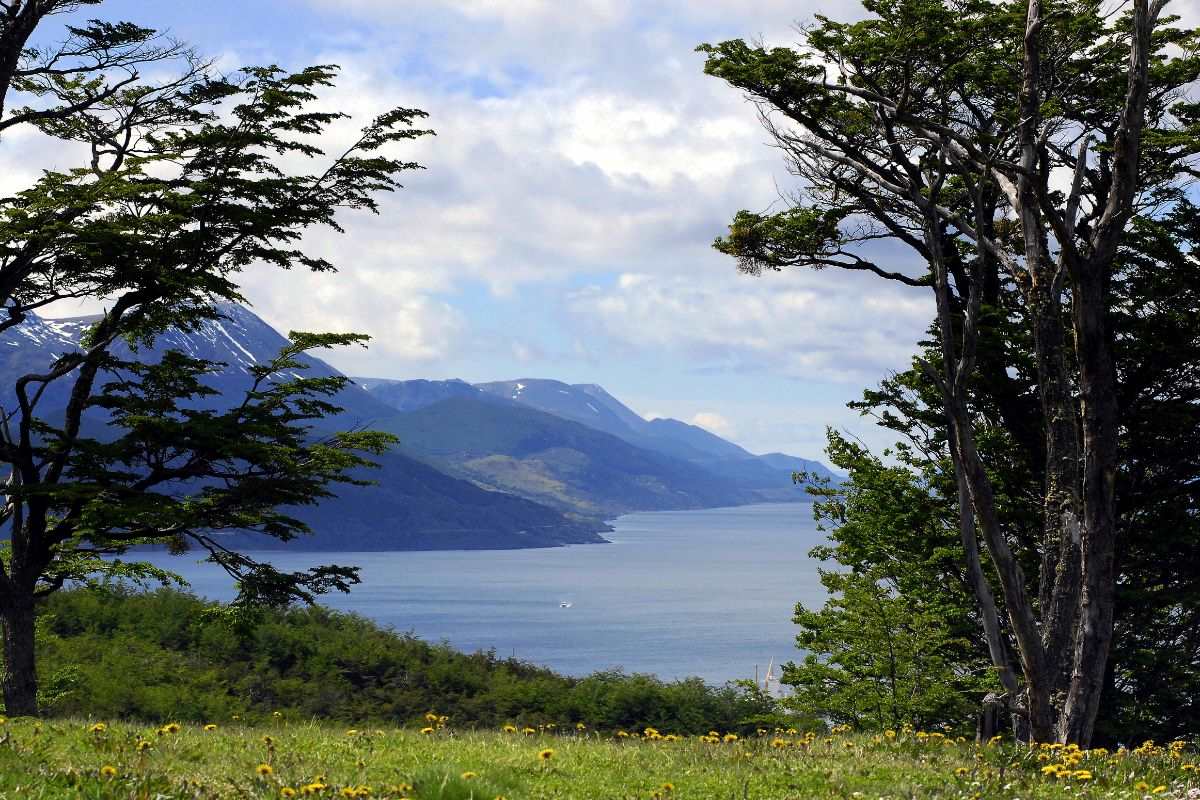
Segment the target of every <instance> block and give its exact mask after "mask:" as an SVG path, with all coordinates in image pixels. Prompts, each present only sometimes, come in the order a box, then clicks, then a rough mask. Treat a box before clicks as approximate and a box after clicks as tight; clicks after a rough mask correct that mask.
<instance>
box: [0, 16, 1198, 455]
mask: <svg viewBox="0 0 1200 800" xmlns="http://www.w3.org/2000/svg"><path fill="white" fill-rule="evenodd" d="M1198 6H1200V0H1176V2H1175V3H1173V4H1172V8H1173V9H1174V10H1175V11H1177V12H1183V13H1185V14H1186V15H1188V16H1189V17H1193V18H1194V17H1200V14H1197V13H1196V12H1197V10H1198ZM815 13H824V14H829V15H831V16H834V17H836V18H841V19H849V18H852V17H853V16H854V15H855V14H857V13H859V10H858V4H857V3H851V2H846V1H844V0H843V1H842V2H832V1H829V0H737V1H736V2H735V0H704V2H685V1H684V0H655V1H654V2H649V1H643V2H635V0H572V2H562V1H561V0H441V1H440V2H436V1H434V0H423V1H422V2H416V1H415V0H411V1H410V0H239V1H238V2H232V1H231V0H206V2H203V3H195V2H160V3H146V2H144V0H108V2H105V3H104V4H103V5H102V6H100V7H99V8H92V9H88V16H101V17H103V18H106V19H117V18H120V19H130V20H132V21H136V22H138V23H140V24H144V25H148V26H151V27H156V28H166V29H169V30H170V32H171V33H172V34H173V35H174V36H176V37H178V38H180V39H183V40H186V41H188V42H189V43H191V44H193V45H194V46H195V47H196V48H198V49H199V50H200V51H201V52H202V53H205V54H206V55H208V56H210V57H212V58H214V59H216V62H217V64H218V65H219V66H220V67H221V68H223V69H228V70H233V69H236V68H237V67H240V66H244V65H257V64H267V63H275V64H279V65H281V66H285V67H295V68H298V67H301V66H304V65H307V64H313V63H334V64H338V65H340V66H341V68H342V72H341V76H340V78H339V81H338V86H337V88H336V89H335V90H333V91H330V92H327V93H326V95H325V96H324V97H323V99H322V102H323V103H324V104H325V105H326V107H330V108H338V109H340V110H343V111H346V112H348V113H350V114H352V115H353V116H354V119H355V122H357V123H359V124H362V123H365V122H366V121H368V120H369V119H370V118H371V117H372V116H373V115H375V114H377V113H380V112H382V111H384V110H386V109H388V108H390V107H393V106H406V107H416V108H421V109H423V110H425V111H427V112H428V113H429V115H430V116H429V119H428V120H426V121H425V122H426V123H427V125H428V127H431V128H433V129H434V130H435V131H436V134H437V135H436V136H435V137H426V138H424V139H421V140H419V141H416V142H413V143H410V144H409V145H406V146H405V147H403V148H401V149H400V150H399V151H398V152H399V153H400V154H402V155H403V157H404V158H411V159H413V160H416V161H418V162H420V163H421V164H422V165H424V167H425V169H424V170H421V171H419V172H413V173H408V174H407V175H405V177H404V181H403V182H404V186H405V188H404V189H403V190H402V191H400V192H398V193H397V194H395V195H393V196H388V197H386V198H385V199H384V200H383V202H382V203H381V206H380V211H381V213H380V214H379V215H378V216H370V215H363V214H355V215H349V216H346V217H345V218H344V219H343V223H344V225H345V227H346V233H345V234H344V235H338V234H336V233H333V232H331V231H327V230H322V231H315V232H313V233H312V234H310V235H309V236H308V237H307V239H306V241H305V246H306V247H307V248H308V249H309V250H310V251H312V252H315V253H319V254H322V255H325V256H327V257H329V258H330V259H331V260H333V261H334V262H335V263H336V264H337V266H338V267H339V270H340V271H339V273H338V274H336V275H328V274H319V275H309V274H304V273H302V272H299V271H292V272H288V273H282V272H279V271H275V270H271V269H268V268H262V269H251V270H249V271H247V273H245V275H244V280H243V285H244V288H245V294H246V296H247V298H248V299H249V301H250V303H251V306H252V308H253V310H254V311H255V312H257V313H258V314H259V315H260V316H262V317H263V318H264V319H266V320H267V321H268V322H269V323H271V324H272V325H274V326H275V327H277V328H279V329H281V330H283V331H287V330H292V329H295V330H335V331H359V332H364V333H367V334H370V335H371V336H372V337H373V341H372V343H371V347H370V349H369V350H366V351H363V350H357V349H355V350H347V351H345V352H339V353H336V354H334V355H333V356H332V357H330V358H329V359H328V360H329V361H331V362H332V363H333V364H334V365H335V366H337V367H338V368H340V369H342V370H343V371H344V372H347V373H348V374H351V375H361V376H371V377H385V378H399V379H408V378H430V379H440V378H462V379H464V380H467V381H472V382H478V381H491V380H507V379H514V378H523V377H530V378H555V379H558V380H562V381H566V382H569V383H598V384H601V385H602V386H604V387H605V388H606V389H607V390H608V391H609V392H610V393H611V394H613V395H614V396H616V397H617V398H619V399H620V400H622V401H623V402H625V403H626V404H627V405H629V406H630V407H631V408H633V409H634V410H635V411H637V412H638V413H640V414H643V415H645V416H648V417H653V416H670V417H675V418H677V419H682V420H686V421H689V422H693V423H695V424H698V425H701V426H702V427H705V428H707V429H709V430H711V431H713V432H714V433H717V434H719V435H722V436H725V437H727V438H729V439H732V440H733V441H736V442H738V443H739V444H741V445H743V446H745V447H747V448H749V449H750V450H752V451H754V452H767V451H784V452H789V453H792V454H795V455H800V456H804V457H808V458H818V457H821V456H822V448H823V443H824V438H825V429H826V426H832V427H835V428H837V429H840V430H843V431H847V432H849V433H851V434H853V435H855V436H858V437H860V438H861V439H863V440H864V441H866V442H867V443H868V444H871V445H872V446H873V447H876V448H881V447H883V446H884V445H885V444H886V443H887V442H888V441H890V437H889V436H888V435H887V432H885V431H882V430H880V429H878V428H876V427H875V426H874V425H872V424H871V422H870V421H869V420H867V419H864V418H862V417H860V416H859V415H858V414H857V412H854V411H850V410H848V409H846V408H845V404H846V403H847V402H848V401H850V400H854V399H857V398H859V397H860V396H861V393H862V390H863V388H865V387H867V386H871V385H873V384H874V383H876V382H877V381H878V380H879V379H880V378H882V377H884V376H885V375H886V374H887V373H888V372H889V371H894V370H899V369H904V368H906V367H907V366H908V365H909V363H910V359H911V356H912V354H913V353H914V352H915V349H916V342H917V341H918V340H919V339H920V338H922V336H923V334H924V331H925V329H926V327H927V325H928V323H929V321H930V320H931V319H932V316H933V308H932V302H931V299H930V296H929V292H928V290H923V289H913V288H908V287H903V286H900V285H896V284H891V283H887V282H881V281H879V280H878V279H874V278H872V277H871V276H863V275H856V274H849V273H844V272H835V271H828V270H826V271H822V272H812V271H801V272H795V273H778V274H770V275H765V276H762V277H749V276H744V275H739V274H737V272H736V269H735V265H734V262H733V261H732V260H731V259H729V258H728V257H726V256H723V255H721V254H719V253H717V252H716V251H714V250H713V249H712V247H711V243H712V241H713V239H714V238H715V237H717V236H719V235H720V234H722V233H723V232H724V230H725V227H726V225H727V224H728V222H729V221H730V220H731V219H732V217H733V214H734V213H735V212H736V211H738V210H739V209H743V208H745V209H751V210H755V211H762V210H765V209H769V208H773V207H779V203H780V199H779V198H780V197H781V195H784V194H786V193H787V192H789V191H790V190H792V189H794V188H795V185H794V183H793V181H792V179H791V178H790V176H789V175H788V174H787V172H786V170H785V169H784V167H783V163H782V160H781V158H780V157H779V154H778V152H777V151H774V150H773V149H771V148H770V147H769V146H768V145H767V136H766V134H765V133H764V132H763V130H762V129H761V127H760V126H759V124H758V121H757V118H756V116H755V113H754V109H753V107H752V106H750V105H749V104H748V103H747V102H746V101H745V100H744V98H743V97H742V96H741V95H740V94H739V93H738V92H737V91H736V90H734V89H731V88H730V87H728V86H727V85H725V84H724V83H722V82H720V81H718V80H716V79H714V78H709V77H707V76H705V75H704V74H703V72H702V64H703V57H702V55H701V54H699V53H696V52H695V47H696V45H697V44H699V43H701V42H717V41H721V40H724V39H730V38H755V37H761V38H762V39H764V40H765V41H766V42H768V43H772V44H776V43H778V44H786V43H788V42H791V41H794V40H795V38H796V36H795V33H794V28H795V25H796V24H798V23H803V22H805V21H807V20H811V19H812V17H813V15H814V14H815ZM352 133H353V130H352V126H349V125H342V126H339V127H338V128H337V129H336V130H335V131H334V132H333V134H332V135H331V136H330V137H329V140H330V141H329V144H330V149H331V150H332V148H333V147H334V146H336V145H337V144H338V143H339V142H340V141H342V140H346V139H348V137H349V136H351V135H352ZM11 142H12V140H11V139H9V140H6V145H7V144H10V143H11ZM19 149H20V143H19V142H18V143H17V151H18V152H19ZM12 152H13V149H12V148H8V147H6V148H5V152H4V153H3V154H0V168H6V169H5V172H6V173H7V174H8V175H9V176H10V179H13V178H17V179H19V178H20V176H21V174H22V172H23V171H27V170H28V169H29V168H31V163H33V162H31V161H30V160H29V159H22V160H21V161H20V163H18V162H16V161H15V160H14V156H13V154H12ZM34 161H36V160H34ZM60 166H61V165H60ZM887 259H888V260H889V265H890V266H891V267H893V268H897V269H901V270H905V271H908V270H910V269H912V268H913V267H914V266H915V265H914V263H913V257H912V256H911V255H910V254H909V253H907V252H905V251H903V250H896V251H894V252H889V253H888V254H887ZM62 313H63V314H67V313H71V309H63V310H62ZM76 313H78V312H76Z"/></svg>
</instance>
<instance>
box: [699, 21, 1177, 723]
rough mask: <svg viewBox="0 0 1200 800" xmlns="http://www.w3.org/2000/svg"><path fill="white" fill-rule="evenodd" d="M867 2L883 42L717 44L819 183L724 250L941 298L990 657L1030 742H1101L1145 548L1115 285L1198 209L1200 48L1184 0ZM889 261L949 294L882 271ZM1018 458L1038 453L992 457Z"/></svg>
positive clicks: (957, 474) (932, 360) (738, 82)
mask: <svg viewBox="0 0 1200 800" xmlns="http://www.w3.org/2000/svg"><path fill="white" fill-rule="evenodd" d="M864 5H865V7H866V9H867V10H868V12H870V16H869V17H868V18H867V19H866V20H863V21H861V22H856V23H839V22H836V21H833V20H831V19H828V18H825V17H818V20H817V22H816V24H814V25H812V26H811V27H809V28H806V29H804V30H803V31H802V42H801V45H800V46H799V47H797V48H772V49H767V48H763V47H756V46H752V45H749V44H747V43H745V42H742V41H731V42H724V43H721V44H718V45H705V46H703V47H702V48H701V49H702V50H704V51H705V52H706V53H707V55H708V58H707V62H706V67H705V69H706V71H707V72H708V73H709V74H712V75H715V76H717V77H720V78H723V79H724V80H726V81H728V82H730V83H731V84H733V85H734V86H737V87H739V88H741V89H743V90H745V91H746V92H747V93H748V94H749V95H750V97H751V98H752V99H753V100H755V102H756V103H757V104H758V106H759V109H760V112H761V116H762V119H763V121H764V122H765V124H766V125H767V127H768V130H769V131H770V133H771V135H772V137H773V139H774V140H775V142H776V143H777V144H778V145H779V146H780V148H781V149H782V150H783V152H784V153H785V155H786V157H787V159H788V163H789V165H790V166H791V167H792V169H793V170H794V172H795V173H796V175H797V176H798V177H799V178H800V179H801V182H802V183H801V190H800V192H799V194H798V196H797V198H796V202H795V203H794V205H793V207H791V208H788V209H785V210H783V211H780V212H775V213H771V214H754V213H751V212H741V213H739V214H738V215H737V216H736V217H735V218H734V222H733V224H732V225H731V227H730V233H729V235H728V236H726V237H723V238H722V239H719V240H718V242H717V247H718V249H720V250H722V251H723V252H726V253H729V254H731V255H733V256H735V257H737V258H738V259H739V262H740V264H741V265H742V267H743V268H744V269H748V270H749V271H757V270H760V269H762V268H769V269H779V268H783V267H788V266H808V267H811V268H817V269H820V268H826V267H838V268H843V269H850V270H866V271H869V272H872V273H874V274H876V275H878V276H880V277H883V278H887V279H891V280H895V281H898V282H901V283H904V284H907V285H911V286H914V287H924V286H928V287H929V288H930V289H931V290H932V295H933V299H934V300H935V303H936V307H937V320H936V327H935V329H934V333H935V339H934V342H933V345H934V346H933V349H932V352H930V353H926V354H925V357H923V358H922V360H921V369H922V371H923V372H924V373H925V376H926V377H927V378H928V379H929V382H930V385H931V387H932V389H933V393H934V395H935V396H934V397H932V398H931V399H928V400H926V402H927V403H928V404H929V405H930V406H931V407H932V408H933V409H934V410H935V412H936V413H940V414H941V415H942V417H943V418H944V431H945V453H946V455H947V456H948V457H949V463H950V465H951V467H952V473H953V479H954V481H953V489H952V490H951V491H947V492H946V493H945V494H944V495H943V496H944V497H947V498H949V499H950V502H956V505H957V509H958V514H959V519H958V529H959V539H960V542H961V553H962V564H963V567H964V569H965V571H966V574H967V575H968V580H969V582H970V585H971V588H972V593H973V595H974V597H975V601H976V604H977V607H978V610H979V615H978V618H979V622H980V624H981V627H982V629H983V631H984V634H985V640H986V643H987V648H988V652H989V657H990V658H991V660H992V661H993V663H994V664H995V666H996V669H997V674H998V677H999V679H1000V681H1001V683H1002V684H1003V686H1004V688H1005V691H1006V694H1007V697H1008V700H1009V703H1010V707H1011V708H1012V710H1013V711H1014V713H1015V715H1016V718H1017V719H1018V721H1019V723H1020V725H1021V727H1022V735H1024V736H1029V737H1031V738H1034V739H1039V740H1045V739H1050V738H1058V739H1060V740H1064V741H1076V742H1081V743H1086V742H1087V741H1088V740H1089V739H1090V738H1091V736H1092V732H1093V729H1094V724H1095V720H1096V718H1097V715H1098V713H1099V708H1100V698H1101V696H1102V695H1103V692H1104V686H1105V683H1106V680H1107V678H1106V675H1107V669H1106V666H1107V664H1108V658H1109V653H1110V650H1111V648H1112V635H1113V630H1114V610H1115V608H1116V604H1117V591H1118V580H1117V568H1116V559H1117V557H1118V554H1119V552H1120V551H1121V549H1122V547H1123V546H1124V545H1123V541H1124V539H1125V537H1126V536H1128V535H1130V534H1129V532H1127V531H1125V530H1123V529H1122V527H1121V524H1122V523H1121V520H1120V519H1119V517H1118V514H1119V507H1120V505H1121V501H1120V500H1119V498H1118V487H1119V481H1118V476H1119V472H1120V458H1121V455H1122V454H1121V440H1122V435H1123V433H1122V432H1123V430H1124V417H1123V414H1124V413H1125V411H1126V409H1123V408H1121V406H1120V403H1119V394H1120V380H1121V376H1120V375H1119V374H1118V360H1119V353H1118V349H1117V345H1116V344H1115V342H1116V340H1117V339H1118V338H1119V336H1120V334H1119V333H1118V332H1117V328H1116V325H1117V323H1118V322H1119V320H1118V319H1117V318H1116V317H1115V316H1114V314H1115V312H1117V311H1118V309H1119V307H1120V305H1121V298H1120V297H1119V295H1118V294H1117V292H1115V291H1114V288H1113V287H1114V285H1115V284H1116V283H1117V282H1118V281H1119V280H1120V270H1121V268H1122V267H1121V259H1120V257H1121V253H1122V250H1123V249H1128V245H1129V243H1130V241H1131V240H1132V239H1133V238H1134V237H1135V236H1136V235H1137V231H1138V229H1139V226H1141V225H1143V224H1150V225H1156V224H1159V223H1161V222H1163V221H1164V220H1167V219H1169V218H1170V217H1171V216H1172V215H1174V214H1177V213H1179V212H1180V210H1181V209H1184V208H1185V207H1186V206H1187V185H1188V182H1189V181H1190V180H1191V178H1192V177H1193V176H1194V175H1195V174H1196V172H1195V166H1194V164H1195V157H1196V155H1197V153H1200V128H1198V127H1197V124H1196V122H1197V119H1198V118H1200V117H1198V114H1200V111H1198V109H1200V106H1198V105H1197V104H1196V103H1194V102H1191V101H1190V100H1189V99H1188V97H1187V96H1186V92H1185V89H1186V87H1188V86H1189V84H1191V82H1193V81H1194V80H1196V78H1197V76H1198V75H1200V56H1198V54H1197V53H1198V42H1200V39H1198V34H1197V33H1196V32H1195V31H1184V30H1179V29H1176V28H1173V27H1171V22H1172V21H1173V19H1172V18H1162V16H1161V15H1162V12H1163V8H1164V6H1165V5H1166V3H1165V0H1153V1H1151V0H1137V1H1136V2H1134V3H1133V4H1132V6H1131V7H1130V8H1129V9H1128V12H1127V13H1123V14H1108V13H1107V12H1106V11H1105V9H1104V8H1102V7H1101V6H1100V4H1097V3H1094V2H1071V1H1070V0H1064V1H1063V2H1050V3H1042V2H1040V0H1022V2H1009V3H993V2H990V1H988V0H968V2H954V3H949V2H924V1H923V0H921V1H918V0H894V1H893V0H887V1H885V0H872V1H871V2H866V3H865V4H864ZM881 240H890V241H894V242H897V243H901V244H903V245H905V246H907V247H908V248H910V249H911V250H912V251H914V252H915V253H916V254H917V255H918V256H919V258H920V260H921V261H922V262H923V263H924V264H925V265H926V267H927V269H928V272H927V273H926V274H918V275H911V274H907V273H904V272H902V271H897V270H891V269H888V268H887V267H886V266H884V265H881V264H879V263H877V259H875V258H873V257H872V253H873V252H875V250H874V248H872V245H873V243H875V242H878V241H881ZM1031 410H1032V411H1034V412H1035V413H1033V414H1030V411H1031ZM993 411H994V412H996V415H995V416H993V415H991V413H990V412H993ZM1030 420H1035V421H1036V422H1035V424H1031V423H1030ZM998 423H999V424H1000V425H1002V426H1003V429H1002V430H997V427H998V425H997V424H998ZM1005 438H1008V439H1011V441H1012V442H1013V443H1014V444H1015V445H1017V446H1018V447H1017V448H999V449H996V448H991V447H990V443H989V439H992V440H995V441H996V442H1000V441H1001V440H1003V439H1005ZM1022 451H1023V452H1022ZM996 458H998V459H1000V460H999V461H997V460H993V459H996ZM1010 458H1011V459H1012V461H1009V460H1008V459H1010ZM1010 467H1015V468H1016V469H1017V471H1018V472H1020V471H1025V470H1027V471H1028V472H1029V474H1033V475H1036V477H1037V481H1038V485H1037V486H1036V492H1037V497H1038V503H1037V505H1036V506H1034V507H1033V508H1034V509H1036V517H1037V520H1036V525H1034V526H1033V527H1032V529H1031V528H1030V527H1028V526H1027V525H1026V523H1027V522H1028V521H1029V518H1028V514H1026V513H1022V512H1021V511H1020V510H1019V507H1020V506H1024V509H1025V510H1029V509H1030V507H1029V506H1028V505H1025V504H1024V503H1022V502H1020V501H1021V500H1023V499H1028V497H1029V488H1030V487H1029V485H1028V484H1025V485H1022V484H1021V483H1020V481H1019V480H1017V481H1013V480H1010V479H1009V478H1008V477H1006V476H1007V475H1008V474H1009V472H1010V470H1009V468H1010ZM1012 477H1018V478H1019V475H1018V474H1017V473H1014V474H1013V475H1012ZM1010 490H1015V492H1016V493H1015V494H1009V491H1010ZM1010 500H1011V501H1018V502H1017V503H1016V505H1015V506H1014V507H1012V508H1009V507H1008V506H1007V503H1008V502H1009V501H1010ZM979 541H982V542H983V550H982V551H981V549H980V546H979ZM985 563H986V565H987V566H988V568H989V569H988V571H985V570H984V566H985ZM989 573H990V574H989Z"/></svg>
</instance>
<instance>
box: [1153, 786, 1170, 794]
mask: <svg viewBox="0 0 1200 800" xmlns="http://www.w3.org/2000/svg"><path fill="white" fill-rule="evenodd" d="M1166 790H1167V787H1165V786H1155V787H1154V788H1153V789H1151V790H1150V794H1162V793H1163V792H1165V791H1166Z"/></svg>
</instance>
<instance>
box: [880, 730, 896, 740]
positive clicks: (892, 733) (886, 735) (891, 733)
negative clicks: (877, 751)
mask: <svg viewBox="0 0 1200 800" xmlns="http://www.w3.org/2000/svg"><path fill="white" fill-rule="evenodd" d="M883 735H884V738H887V739H895V738H896V732H895V731H893V730H887V731H884V732H883Z"/></svg>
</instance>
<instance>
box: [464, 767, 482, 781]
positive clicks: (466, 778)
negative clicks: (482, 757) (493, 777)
mask: <svg viewBox="0 0 1200 800" xmlns="http://www.w3.org/2000/svg"><path fill="white" fill-rule="evenodd" d="M459 777H460V778H462V779H463V780H464V781H469V780H474V779H475V778H478V777H479V773H478V772H471V771H470V770H467V771H466V772H464V773H463V774H462V775H460V776H459Z"/></svg>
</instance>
